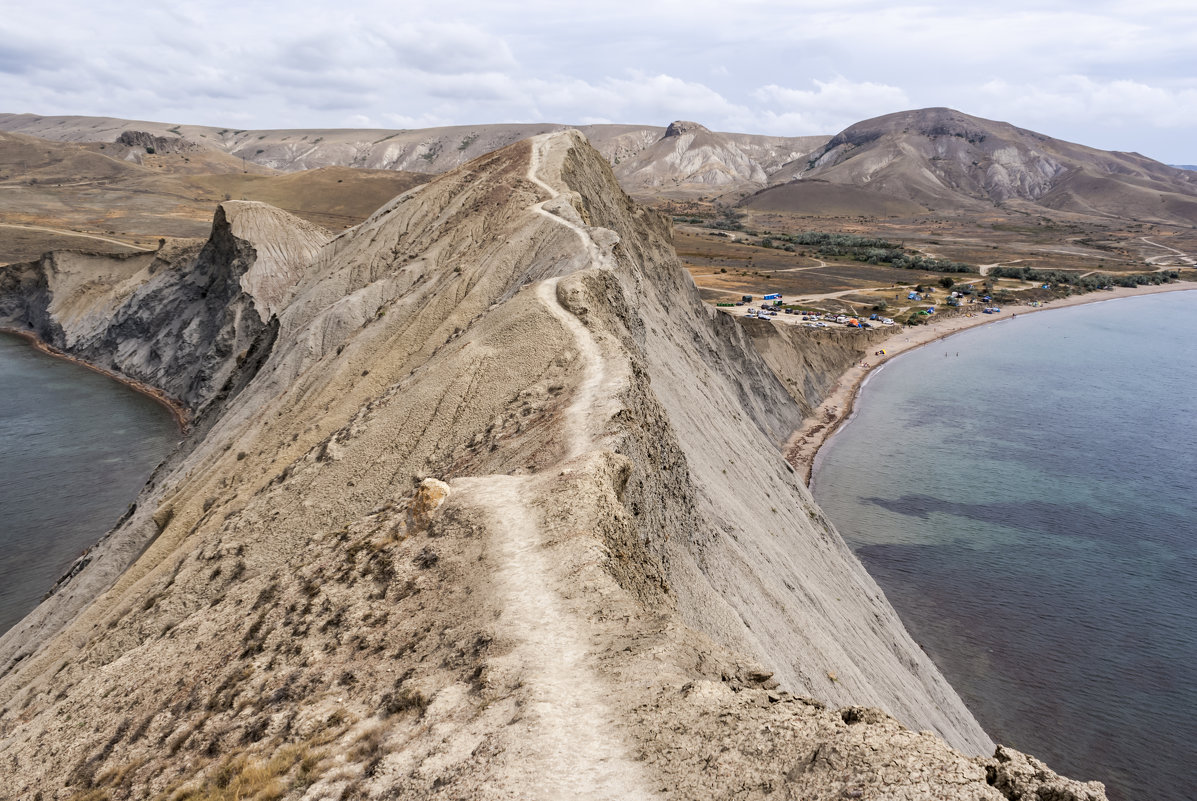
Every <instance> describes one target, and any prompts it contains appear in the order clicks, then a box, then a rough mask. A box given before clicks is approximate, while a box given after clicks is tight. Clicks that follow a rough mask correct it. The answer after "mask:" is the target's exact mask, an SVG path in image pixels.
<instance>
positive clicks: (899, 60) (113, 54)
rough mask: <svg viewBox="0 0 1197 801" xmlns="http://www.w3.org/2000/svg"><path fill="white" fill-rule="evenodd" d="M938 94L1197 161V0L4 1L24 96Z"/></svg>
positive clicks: (744, 112)
mask: <svg viewBox="0 0 1197 801" xmlns="http://www.w3.org/2000/svg"><path fill="white" fill-rule="evenodd" d="M1045 7H1051V8H1052V9H1053V10H1044V8H1045ZM928 106H950V107H952V108H955V109H959V110H960V111H964V112H966V113H969V114H974V115H977V116H980V117H987V118H990V119H997V120H1004V121H1008V122H1012V123H1014V124H1015V125H1019V126H1022V127H1024V128H1031V129H1033V130H1037V131H1040V132H1042V133H1046V134H1048V135H1051V136H1055V137H1059V138H1063V139H1068V140H1071V141H1074V142H1080V143H1082V144H1087V145H1092V146H1094V147H1100V148H1105V149H1111V150H1137V151H1139V152H1141V153H1143V154H1145V155H1148V156H1151V157H1152V158H1156V159H1159V160H1161V161H1165V162H1168V163H1184V164H1193V163H1197V141H1195V136H1194V135H1195V134H1197V2H1194V1H1193V0H1135V2H1103V1H1102V0H1090V2H1079V1H1078V0H1061V1H1060V2H1055V3H1044V2H1035V3H1032V2H1021V1H1020V0H1014V1H1013V2H1009V1H1008V2H987V3H979V2H970V1H969V0H954V1H953V0H947V1H945V0H929V1H928V2H925V3H921V4H917V5H916V4H909V5H905V4H901V3H896V4H895V3H892V2H879V1H878V0H831V1H830V2H828V1H826V0H824V1H823V2H818V3H812V2H806V0H798V1H797V2H764V1H763V0H762V1H760V2H754V1H753V0H741V1H739V2H736V1H735V0H721V2H706V0H685V2H675V1H674V0H639V1H638V2H605V1H604V0H589V2H584V3H575V2H571V1H570V0H554V1H553V2H545V1H544V0H525V1H524V2H520V3H509V2H504V1H503V0H490V1H489V2H473V0H455V1H454V0H448V1H446V0H438V1H436V2H428V1H426V0H411V1H409V0H389V2H372V1H368V2H361V1H360V0H344V2H329V1H328V0H289V2H287V3H280V2H270V3H264V2H255V0H238V2H227V1H226V0H204V2H189V3H172V2H170V1H169V0H158V1H157V2H150V3H129V2H120V3H112V2H107V0H98V1H96V2H83V0H78V1H77V2H64V1H63V0H34V2H26V3H20V4H19V5H18V4H17V3H11V4H8V8H6V9H5V12H4V14H3V16H2V17H0V111H8V112H33V113H37V114H47V115H49V114H87V115H103V116H115V117H129V118H134V119H150V120H161V121H169V122H181V123H196V124H209V125H219V126H235V127H238V128H294V127H317V126H319V127H329V126H334V127H362V126H366V127H384V128H411V127H426V126H435V125H448V124H467V123H482V122H540V121H548V122H563V123H574V124H581V123H591V122H628V123H648V124H656V125H664V124H666V123H668V122H670V121H671V120H674V119H689V120H695V121H698V122H701V123H703V124H705V125H707V126H708V127H710V128H714V129H716V130H724V131H742V132H748V133H769V134H781V135H787V136H797V135H806V134H831V133H835V132H837V131H839V130H841V129H842V128H844V127H846V126H848V125H850V124H852V123H853V122H857V121H859V120H862V119H867V118H869V117H874V116H877V115H880V114H886V113H889V112H893V111H902V110H905V109H913V108H924V107H928Z"/></svg>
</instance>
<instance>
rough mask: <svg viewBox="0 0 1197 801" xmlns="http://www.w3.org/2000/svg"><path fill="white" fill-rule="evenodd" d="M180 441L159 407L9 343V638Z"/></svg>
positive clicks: (2, 472) (4, 389) (3, 527)
mask: <svg viewBox="0 0 1197 801" xmlns="http://www.w3.org/2000/svg"><path fill="white" fill-rule="evenodd" d="M179 438H180V433H179V428H178V425H177V424H176V423H175V421H174V418H173V416H172V415H171V413H170V411H169V410H167V409H166V408H165V407H163V406H162V404H160V403H158V402H157V401H155V400H153V399H152V398H149V397H147V396H146V395H143V394H141V393H139V392H136V391H134V390H133V389H131V388H129V387H127V386H125V385H123V384H121V383H119V382H117V381H115V380H113V379H111V378H109V377H108V376H105V375H101V374H99V373H96V372H95V371H93V370H89V369H87V368H85V367H83V366H81V365H78V364H73V363H71V362H68V361H66V360H64V359H57V358H54V357H51V356H48V355H46V354H44V353H41V352H39V351H37V350H36V349H35V348H33V347H32V346H31V345H30V344H29V343H27V342H25V341H24V340H22V339H20V338H19V337H15V336H11V335H7V334H0V633H3V632H5V631H7V630H8V629H9V628H11V627H12V626H13V625H14V624H15V623H17V622H18V621H19V620H20V619H21V618H22V617H24V616H25V615H26V614H27V613H28V612H29V611H31V610H32V609H33V608H34V607H35V606H37V604H38V603H39V602H40V601H41V599H42V596H43V595H45V593H46V591H47V590H49V589H50V587H51V586H52V585H53V583H54V582H55V581H56V580H57V579H58V578H59V577H60V576H62V575H63V574H64V573H65V572H66V570H67V569H68V568H69V567H70V565H71V563H72V562H74V560H75V559H76V558H77V557H78V556H79V554H80V553H82V552H83V551H84V550H86V549H87V548H88V547H89V546H91V545H94V544H95V543H96V542H97V541H98V540H99V539H100V538H101V537H102V536H103V535H104V534H105V533H106V532H107V531H108V530H109V529H110V528H111V527H112V526H113V524H115V523H116V521H117V520H119V519H120V517H121V515H122V514H124V512H125V511H126V510H127V509H128V506H129V504H130V503H131V502H132V501H133V500H134V498H136V496H137V493H138V491H139V490H140V489H141V488H142V486H144V485H145V482H146V480H147V479H148V478H149V476H150V473H152V472H153V470H154V468H155V467H156V466H157V465H158V464H159V462H161V461H162V459H164V458H165V457H166V455H167V454H168V453H169V452H170V451H171V449H172V448H173V447H174V446H175V444H176V443H177V442H178V440H179Z"/></svg>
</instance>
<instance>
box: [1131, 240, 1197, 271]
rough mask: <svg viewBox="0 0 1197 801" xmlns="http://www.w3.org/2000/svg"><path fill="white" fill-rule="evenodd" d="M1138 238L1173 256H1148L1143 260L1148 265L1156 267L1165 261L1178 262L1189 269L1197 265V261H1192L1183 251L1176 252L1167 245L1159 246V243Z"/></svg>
mask: <svg viewBox="0 0 1197 801" xmlns="http://www.w3.org/2000/svg"><path fill="white" fill-rule="evenodd" d="M1139 238H1140V239H1142V240H1143V241H1144V242H1146V243H1147V244H1149V245H1153V246H1154V247H1157V248H1163V249H1164V250H1168V251H1171V253H1172V254H1174V255H1164V256H1150V257H1148V258H1147V259H1146V260H1145V261H1146V262H1147V263H1148V264H1151V265H1156V264H1159V263H1160V262H1163V261H1165V260H1168V261H1180V262H1183V263H1184V264H1187V265H1189V266H1190V267H1191V266H1193V265H1195V264H1197V259H1194V258H1193V257H1192V256H1190V255H1189V254H1188V253H1185V252H1184V251H1183V250H1177V249H1176V248H1173V247H1168V246H1167V245H1161V244H1160V243H1159V242H1152V241H1151V240H1150V239H1148V238H1147V237H1145V236H1141V237H1139Z"/></svg>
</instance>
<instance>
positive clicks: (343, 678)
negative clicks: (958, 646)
mask: <svg viewBox="0 0 1197 801" xmlns="http://www.w3.org/2000/svg"><path fill="white" fill-rule="evenodd" d="M218 227H219V220H218ZM226 227H227V226H226ZM230 235H233V236H234V237H235V234H233V233H232V230H231V229H230ZM288 235H289V234H288ZM213 238H214V239H215V238H216V236H215V233H214V237H213ZM263 250H264V249H263V248H258V247H255V249H254V251H255V253H257V252H262V251H263ZM282 252H287V253H297V251H296V249H295V248H286V249H282ZM253 270H254V267H253V265H250V266H249V267H248V269H246V270H244V271H242V274H243V275H249V274H250V273H252V272H253ZM290 274H291V275H293V276H294V277H295V280H294V283H293V284H291V285H290V288H289V289H288V290H287V292H286V293H285V294H284V295H283V296H281V297H280V300H279V301H278V306H277V308H278V312H277V315H276V316H274V317H272V318H271V327H272V328H273V329H274V330H275V331H276V333H275V334H274V336H272V337H271V339H270V341H269V343H268V344H266V345H264V346H263V347H262V348H261V349H262V350H268V354H267V355H265V356H264V357H263V358H261V359H260V360H258V363H259V364H260V367H257V366H255V368H254V369H253V370H252V377H247V379H246V382H245V383H244V385H243V387H238V390H239V391H237V392H235V393H231V394H229V395H228V396H227V397H226V398H225V400H224V401H223V404H222V406H221V407H220V409H219V413H218V414H215V413H214V414H212V415H209V417H208V424H207V426H206V427H205V428H204V429H203V430H200V431H197V433H196V434H195V435H194V436H193V437H192V439H191V441H190V443H189V444H188V446H187V448H186V449H185V450H184V451H182V452H181V453H180V454H179V456H178V457H176V458H175V459H174V460H173V461H172V462H170V463H168V464H167V465H165V466H164V467H163V468H162V469H160V470H159V472H158V474H157V475H156V476H155V477H154V480H153V482H152V483H151V485H150V486H148V487H147V489H146V490H145V491H144V492H143V494H142V497H141V498H139V500H138V504H137V507H136V509H134V510H132V511H131V513H130V515H129V517H128V519H127V520H126V521H124V522H123V523H122V524H121V526H120V527H118V529H117V530H116V531H114V532H113V534H112V535H110V537H109V538H108V540H107V541H106V542H105V543H103V544H101V546H99V547H98V548H97V549H96V556H97V558H106V559H107V560H108V564H110V565H111V564H115V563H119V562H120V561H121V560H123V561H124V563H125V564H127V565H128V567H127V568H126V569H125V570H124V571H123V572H121V573H120V575H119V576H111V577H110V578H107V579H105V580H102V581H101V580H97V579H96V578H95V577H94V576H93V575H92V571H93V570H94V563H92V564H88V565H85V566H83V567H82V568H81V570H80V572H79V573H78V575H76V576H75V577H74V578H72V579H71V580H70V581H68V582H67V583H66V584H65V586H64V588H63V589H61V590H60V591H59V592H58V594H56V595H55V596H53V597H52V598H51V599H50V600H49V601H48V602H47V604H44V605H43V607H41V608H39V610H37V611H36V612H35V613H34V614H33V615H32V616H31V620H32V623H30V622H28V621H27V623H26V624H23V625H22V626H18V627H17V628H16V629H14V630H13V631H12V632H10V633H9V634H7V635H5V636H4V637H3V638H0V765H2V766H3V767H2V768H0V771H3V772H4V775H5V777H6V778H8V780H9V782H10V787H12V788H14V790H15V792H16V793H17V794H21V795H30V796H31V795H32V794H33V793H34V790H35V788H37V789H38V790H40V791H42V792H45V793H46V794H51V793H56V794H58V795H60V796H62V797H70V796H71V795H72V794H74V796H75V797H78V798H84V797H93V798H94V797H100V796H101V795H107V796H109V797H110V798H127V797H136V798H145V797H172V798H177V799H182V798H200V797H208V798H213V797H216V798H234V797H237V798H247V797H275V798H280V797H288V798H301V797H305V798H324V797H334V798H335V797H340V798H354V797H374V796H386V797H404V798H417V797H431V796H433V795H440V796H443V797H453V798H464V797H472V798H511V797H529V798H562V797H570V798H611V799H614V798H621V799H622V798H637V797H667V798H679V799H680V798H701V797H711V798H724V797H730V796H733V795H738V796H743V797H751V798H758V797H764V796H766V795H769V794H772V793H774V792H776V791H778V790H781V791H782V792H783V794H784V795H785V796H786V797H802V798H833V797H864V796H866V795H876V794H883V795H885V796H887V797H911V798H916V797H936V798H949V799H951V798H970V799H994V800H995V801H997V800H998V799H1002V798H1014V797H1019V795H1020V794H1021V795H1022V797H1026V798H1031V797H1034V796H1032V795H1031V794H1032V793H1034V792H1038V791H1039V790H1040V789H1042V790H1043V793H1044V794H1043V795H1042V797H1044V798H1046V797H1049V796H1048V795H1047V793H1048V792H1054V793H1057V795H1056V796H1055V797H1068V796H1064V795H1060V794H1061V793H1072V794H1073V795H1072V797H1074V798H1078V799H1098V798H1103V797H1104V794H1103V793H1102V791H1101V789H1100V786H1094V785H1089V786H1081V785H1078V784H1076V783H1074V782H1069V781H1067V780H1062V779H1059V778H1058V777H1056V776H1055V775H1054V774H1052V773H1051V772H1050V771H1047V770H1046V769H1044V768H1043V767H1042V766H1041V765H1039V764H1038V763H1035V762H1033V761H1028V760H1027V759H1026V758H1025V757H1023V756H1022V755H1019V754H1017V753H1014V752H1007V751H1004V750H999V751H998V752H997V753H996V754H995V756H994V757H992V758H989V759H980V758H970V757H967V756H965V755H962V754H960V753H958V752H955V751H952V750H951V749H950V748H948V747H947V746H946V745H945V744H944V743H943V742H942V741H940V740H938V739H937V738H936V737H934V736H933V735H931V734H930V733H921V734H916V733H914V732H912V731H910V730H908V729H905V728H903V727H901V726H900V725H899V724H898V723H897V722H896V721H894V720H893V719H890V718H888V717H887V716H886V715H885V714H884V713H882V712H879V711H876V710H871V709H865V708H863V707H862V706H860V705H861V704H880V705H883V706H885V707H887V708H888V709H890V710H892V711H893V712H895V713H896V714H897V715H899V717H901V718H902V719H903V720H904V721H906V722H907V723H908V724H912V725H915V726H919V727H923V726H928V727H934V728H936V729H937V730H939V731H940V732H942V733H943V734H944V735H945V736H947V737H948V738H950V739H951V740H953V741H954V742H956V743H958V744H960V745H961V746H962V747H964V748H966V749H968V750H970V751H980V750H988V748H989V747H990V743H989V742H988V740H987V738H986V737H985V735H984V733H983V732H981V731H980V730H979V729H978V728H977V726H976V724H975V722H974V721H972V719H971V716H970V715H969V714H968V712H967V710H965V709H964V708H963V706H962V705H961V704H960V702H959V700H958V699H957V698H956V697H955V695H954V693H952V691H951V689H950V688H949V687H947V685H946V684H945V683H944V682H943V679H942V677H940V676H939V674H938V672H937V671H935V669H934V667H933V666H931V665H930V663H929V662H928V661H927V660H926V657H925V656H923V655H922V653H921V652H920V651H919V649H918V647H917V646H916V645H915V644H914V643H913V642H911V641H910V639H909V637H908V636H907V635H906V634H905V632H904V631H903V630H902V628H901V624H900V623H899V622H898V621H897V619H896V617H895V616H894V614H893V612H892V610H891V609H890V608H889V606H888V604H886V602H885V600H884V598H883V597H882V596H881V594H880V592H879V590H878V589H877V588H876V585H875V584H873V582H872V581H871V580H870V579H869V578H868V576H867V574H865V572H864V571H863V569H862V568H861V567H860V565H859V563H858V562H857V561H856V560H855V559H854V558H853V557H852V555H851V554H850V553H849V552H848V550H847V549H846V548H845V547H844V545H843V543H842V541H841V540H840V539H839V537H838V535H836V534H835V532H834V530H833V529H831V527H830V525H829V524H828V523H827V521H826V520H825V519H824V518H823V517H822V515H821V513H820V512H819V511H818V510H817V508H816V507H815V506H814V505H813V502H812V501H811V499H810V496H809V494H808V493H807V492H806V491H805V489H804V488H803V487H802V486H801V483H800V482H799V481H798V480H797V479H796V478H795V477H794V476H793V475H792V473H791V471H790V470H789V468H788V466H787V465H786V463H785V462H784V460H782V459H781V458H780V456H779V455H778V454H777V450H776V446H777V444H778V442H779V441H780V440H781V439H782V438H783V437H784V436H785V435H786V434H788V433H789V430H790V429H791V428H792V427H793V426H794V425H795V423H796V421H797V420H798V419H799V417H800V413H799V411H798V409H797V407H796V406H795V405H794V403H793V402H792V401H791V400H790V398H789V397H788V395H787V394H786V392H785V390H784V388H783V387H782V386H781V384H780V383H779V382H778V380H777V379H776V378H775V377H774V375H773V374H772V372H770V371H769V369H768V368H767V367H766V365H765V364H764V362H763V361H762V360H761V358H760V357H759V356H757V355H756V354H755V351H753V349H752V348H751V347H750V345H749V343H748V341H747V338H746V335H745V334H744V332H743V330H742V329H741V328H740V327H739V326H738V325H737V324H736V323H735V322H734V321H733V320H731V319H730V318H728V317H726V316H722V315H718V314H716V313H715V312H714V310H712V309H710V308H708V307H706V306H705V305H704V304H702V302H701V301H700V299H699V297H698V293H697V291H696V290H695V288H694V286H693V284H692V282H691V281H690V279H689V278H688V276H687V275H686V274H685V272H684V270H683V269H682V268H681V267H680V265H679V264H678V262H677V259H676V256H674V255H673V253H672V249H671V248H670V245H669V230H668V223H667V222H666V221H665V220H664V219H663V218H660V217H658V216H657V215H655V214H652V213H650V212H647V211H645V210H644V209H641V208H639V207H636V206H635V205H634V204H632V203H631V202H630V201H629V200H628V198H627V197H626V196H624V195H623V194H622V193H621V192H620V191H619V190H618V187H617V185H616V182H615V178H614V176H613V174H612V173H611V171H610V169H609V167H608V166H607V165H606V164H605V163H604V161H603V160H602V159H601V158H600V157H599V155H598V154H597V153H596V152H595V151H594V150H592V149H591V148H589V146H588V145H587V144H586V143H585V141H584V139H583V138H582V137H581V136H580V135H579V134H578V133H576V132H565V133H559V134H553V135H550V136H544V137H536V138H534V139H532V140H530V141H523V142H520V143H517V144H515V145H513V146H510V147H508V148H506V149H504V150H502V151H499V152H496V153H494V154H491V155H488V156H485V157H483V158H480V159H478V160H475V161H473V162H471V163H469V164H466V165H464V166H463V167H461V168H459V169H457V170H454V171H451V172H449V173H447V174H446V175H444V176H441V177H440V178H438V179H436V180H434V181H432V182H430V183H429V184H426V185H424V186H421V187H418V188H415V189H412V190H410V191H408V192H406V193H404V194H403V195H400V196H399V197H397V198H396V199H395V200H394V201H392V202H391V203H390V204H388V205H387V206H386V207H384V208H382V209H380V210H379V211H378V212H377V213H376V214H375V215H374V216H372V217H371V218H370V219H369V220H367V221H366V222H365V223H363V224H362V225H360V226H358V227H356V228H354V229H352V230H350V231H347V232H345V233H344V234H341V235H340V236H338V237H336V238H334V239H332V240H331V241H329V242H328V243H327V244H325V245H324V246H323V247H322V248H320V250H319V252H318V253H316V254H315V256H314V257H313V258H311V259H310V261H309V263H308V264H307V266H306V267H305V268H303V269H299V270H296V271H294V272H292V273H290ZM252 283H253V282H252V281H250V282H249V284H250V288H251V289H252ZM255 308H256V303H255ZM244 316H248V315H244ZM118 542H119V543H123V546H122V548H123V550H119V551H118V550H117V549H116V548H115V546H114V545H112V544H113V543H118ZM138 546H139V547H138ZM73 586H74V587H87V588H88V589H87V592H86V593H85V594H86V595H88V596H89V597H90V599H91V600H90V603H88V604H86V605H81V604H80V603H79V602H78V600H75V601H69V602H68V601H66V600H63V599H67V598H69V597H70V594H71V593H72V592H73V589H72V587H73ZM80 597H81V595H78V594H77V595H76V596H75V598H76V599H78V598H80ZM71 603H73V604H75V608H77V609H78V611H77V612H74V611H72V612H71V613H70V614H66V613H64V611H63V610H64V609H66V608H67V606H69V605H70V604H71ZM33 624H36V626H35V625H33ZM733 649H736V650H741V653H739V654H737V653H736V650H733ZM758 662H764V663H765V665H767V667H765V668H763V667H761V666H760V664H758ZM771 671H772V672H773V673H775V677H773V676H772V674H771ZM779 681H780V683H781V686H780V687H779V686H778V682H779ZM805 695H812V696H815V697H818V698H821V699H823V701H824V702H826V703H831V704H836V705H839V704H853V705H854V706H852V707H850V708H846V709H844V710H841V711H831V710H829V709H827V708H826V707H825V705H824V703H822V702H818V701H813V700H809V699H804V698H802V697H801V696H805ZM1049 788H1050V789H1049ZM59 791H64V792H59ZM89 794H90V796H89Z"/></svg>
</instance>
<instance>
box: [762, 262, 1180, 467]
mask: <svg viewBox="0 0 1197 801" xmlns="http://www.w3.org/2000/svg"><path fill="white" fill-rule="evenodd" d="M1190 289H1197V281H1177V282H1173V283H1171V284H1160V285H1153V286H1141V287H1118V288H1116V289H1114V290H1111V291H1100V290H1099V291H1096V292H1088V293H1085V294H1083V295H1072V296H1070V297H1067V298H1061V299H1059V300H1053V301H1050V302H1048V303H1040V305H1039V306H1023V305H1014V304H1011V305H1008V306H1004V307H1002V310H1001V311H1000V312H998V313H996V314H983V313H981V311H980V310H979V309H980V306H979V305H978V311H977V312H976V313H975V314H974V315H973V316H967V315H964V314H961V315H958V316H953V317H938V316H936V317H932V318H931V320H932V322H929V323H927V324H926V325H921V326H913V327H903V326H899V327H898V328H897V329H896V330H895V331H894V333H893V334H892V335H890V336H889V337H887V338H885V339H883V340H881V341H879V342H876V343H874V344H873V345H871V346H870V347H871V348H872V349H873V350H884V351H885V355H884V356H869V357H867V358H866V359H865V360H864V361H862V362H860V363H857V364H854V365H853V366H852V367H850V368H848V370H846V371H845V372H844V373H843V374H842V375H841V376H840V377H839V380H838V381H836V383H835V386H834V387H833V389H832V391H831V392H830V393H829V394H828V396H827V397H826V398H825V399H824V400H823V402H822V403H821V404H820V405H819V407H818V408H817V409H816V410H815V411H814V413H813V414H812V415H811V416H810V417H809V418H808V419H807V420H806V421H805V422H804V423H803V424H802V427H801V428H799V429H797V430H796V431H795V432H794V433H793V434H791V435H790V438H789V439H788V440H787V441H786V444H785V445H784V446H783V453H784V454H785V457H786V459H787V460H788V461H789V462H790V464H792V465H793V466H794V467H795V468H796V469H798V470H800V471H801V472H802V475H803V476H804V477H805V481H806V484H807V486H810V479H811V474H812V472H813V470H814V464H815V457H816V456H817V455H818V453H819V449H820V448H821V447H823V443H825V442H826V441H827V440H828V439H829V438H830V437H831V435H832V434H834V433H835V432H836V430H837V429H838V428H839V427H840V426H841V425H842V424H843V423H844V421H845V420H847V419H848V418H849V417H850V416H851V415H852V409H853V406H854V404H855V403H856V396H857V394H858V393H859V392H860V388H861V386H862V385H863V384H864V380H865V378H867V377H868V375H869V373H870V372H872V371H873V370H875V369H876V368H877V367H878V366H880V365H882V364H884V363H885V362H887V361H889V360H890V359H892V358H894V357H895V356H897V355H899V354H902V353H906V352H907V351H910V350H914V349H915V348H921V347H923V346H924V345H928V344H930V343H932V342H936V341H938V340H941V339H944V338H945V337H949V336H951V335H952V334H957V333H959V332H961V331H964V330H965V329H968V328H974V327H976V326H979V325H985V324H988V323H996V322H998V321H999V320H1009V319H1011V318H1013V317H1018V316H1021V315H1026V314H1032V313H1034V312H1041V311H1050V310H1052V309H1063V308H1066V307H1068V306H1079V305H1081V304H1084V303H1100V302H1103V301H1108V300H1117V299H1119V298H1129V297H1136V296H1138V295H1154V294H1158V293H1160V292H1181V291H1184V290H1190Z"/></svg>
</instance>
